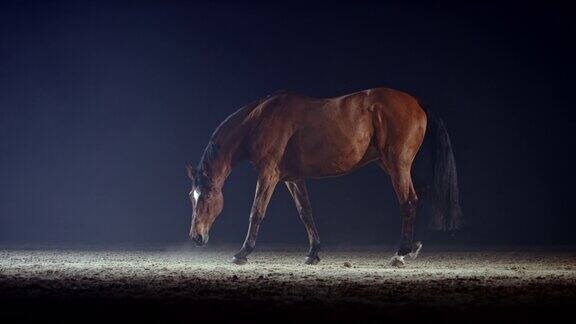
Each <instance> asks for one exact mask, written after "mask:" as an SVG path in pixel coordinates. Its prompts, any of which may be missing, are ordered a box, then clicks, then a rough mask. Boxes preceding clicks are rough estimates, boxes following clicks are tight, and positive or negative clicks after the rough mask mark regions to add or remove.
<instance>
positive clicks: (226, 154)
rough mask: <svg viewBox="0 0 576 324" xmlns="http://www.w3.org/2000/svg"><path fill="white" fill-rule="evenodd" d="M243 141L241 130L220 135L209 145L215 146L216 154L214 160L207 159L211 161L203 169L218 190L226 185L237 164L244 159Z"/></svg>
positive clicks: (213, 156)
mask: <svg viewBox="0 0 576 324" xmlns="http://www.w3.org/2000/svg"><path fill="white" fill-rule="evenodd" d="M243 140H244V132H243V130H241V129H237V130H235V131H233V132H229V133H227V134H219V136H218V137H217V138H215V139H213V140H211V142H212V143H211V144H209V145H214V148H213V149H214V152H213V155H212V158H210V159H207V160H209V161H206V162H207V163H205V164H204V165H203V167H204V168H205V170H206V173H207V174H208V175H209V176H210V178H211V180H212V182H213V183H214V185H215V186H217V187H218V188H221V187H222V186H223V185H224V181H225V180H226V178H227V177H228V175H229V174H230V172H231V171H232V168H233V167H234V166H235V165H236V163H238V162H240V161H241V160H242V159H243V158H244V156H243V154H242V152H241V147H242V142H243Z"/></svg>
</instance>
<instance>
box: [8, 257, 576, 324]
mask: <svg viewBox="0 0 576 324" xmlns="http://www.w3.org/2000/svg"><path fill="white" fill-rule="evenodd" d="M572 251H576V250H575V249H574V248H572V247H562V248H534V247H532V248H529V249H527V248H513V247H508V248H484V249H478V248H474V249H466V248H464V247H460V248H457V249H456V248H449V247H446V248H428V249H426V246H425V247H424V250H423V252H422V254H421V255H420V256H419V257H418V258H417V259H415V260H410V259H408V260H407V266H406V267H405V268H402V269H397V268H392V267H390V266H389V265H388V261H389V258H390V256H391V255H392V253H393V248H392V247H364V248H362V247H357V248H354V249H350V248H348V249H333V250H328V251H323V252H322V253H321V255H320V257H321V259H322V260H321V262H320V263H319V264H317V265H305V264H303V261H304V257H305V250H304V249H295V248H293V247H269V248H259V249H258V250H257V251H255V252H254V253H253V254H252V255H251V256H250V257H249V263H248V264H246V265H242V266H238V265H234V264H232V263H231V262H230V260H231V257H232V255H233V253H234V249H233V248H232V247H226V246H225V247H216V248H208V249H194V248H192V247H189V248H188V247H186V248H165V247H152V248H151V247H146V248H139V249H135V248H114V249H90V248H82V249H80V248H79V249H70V248H67V249H61V248H53V249H52V248H50V249H46V248H43V249H35V248H5V249H0V299H1V300H2V302H3V303H4V304H5V305H9V306H11V307H14V309H19V308H28V307H29V306H30V305H32V306H35V307H39V309H46V310H48V311H47V312H45V313H44V314H52V315H54V316H57V318H60V317H58V316H60V314H61V313H60V312H66V311H69V312H70V311H72V312H71V314H72V313H74V312H73V311H74V310H83V311H86V312H92V314H93V315H91V317H88V319H95V318H98V316H103V314H106V313H100V311H104V312H112V311H113V312H115V314H116V315H115V317H114V319H118V320H120V319H122V318H127V319H138V320H144V321H165V320H170V321H171V320H182V321H187V320H194V319H210V318H219V319H225V320H234V321H236V320H240V321H241V320H246V321H249V320H250V319H252V318H255V317H258V316H264V315H262V314H275V315H278V314H281V316H282V317H281V318H283V319H287V320H298V319H300V318H305V319H315V320H327V321H328V320H330V321H339V320H342V321H344V320H350V319H353V320H368V319H371V320H374V319H380V320H385V319H386V318H402V319H405V320H410V319H417V318H419V317H423V316H426V317H429V316H437V317H439V318H445V319H447V318H446V317H445V316H444V315H446V314H450V316H454V314H468V315H467V316H471V317H470V318H469V319H471V320H474V319H476V320H478V321H479V320H480V319H486V318H489V317H491V314H499V315H498V316H500V317H498V318H500V319H506V320H518V319H527V320H529V321H530V320H535V319H536V318H540V317H542V318H547V317H548V314H550V315H552V314H559V313H562V312H566V313H568V312H569V310H570V308H571V307H574V306H576V253H574V252H572ZM70 307H72V308H70ZM33 308H34V307H30V309H33ZM94 310H98V311H96V312H94ZM14 314H15V316H17V317H16V318H17V319H18V318H21V317H18V316H24V318H31V319H38V320H40V319H42V318H43V316H44V315H42V316H40V317H39V318H38V317H37V316H39V314H38V313H35V312H30V313H28V314H21V313H19V312H18V313H17V312H14ZM14 314H13V315H14ZM109 314H111V313H109ZM457 318H460V316H458V317H457ZM259 319H262V318H261V317H259ZM495 319H496V318H495Z"/></svg>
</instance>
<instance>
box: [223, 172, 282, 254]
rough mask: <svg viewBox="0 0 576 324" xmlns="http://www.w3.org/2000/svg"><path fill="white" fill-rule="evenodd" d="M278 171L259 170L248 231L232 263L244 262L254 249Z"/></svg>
mask: <svg viewBox="0 0 576 324" xmlns="http://www.w3.org/2000/svg"><path fill="white" fill-rule="evenodd" d="M278 178H279V177H278V172H277V171H276V170H271V169H266V170H263V171H261V172H260V174H259V176H258V182H257V184H256V195H255V196H254V202H253V203H252V210H251V212H250V223H249V225H248V233H247V234H246V240H244V244H243V245H242V248H241V249H240V250H239V251H238V252H237V253H236V254H235V255H234V258H233V259H232V262H233V263H236V264H244V263H246V262H247V261H248V260H247V258H246V257H247V256H248V254H250V253H251V252H252V251H253V250H254V246H255V245H256V238H257V237H258V230H259V229H260V223H262V220H263V219H264V216H265V215H266V208H267V207H268V202H269V201H270V197H272V193H273V192H274V188H276V184H277V183H278Z"/></svg>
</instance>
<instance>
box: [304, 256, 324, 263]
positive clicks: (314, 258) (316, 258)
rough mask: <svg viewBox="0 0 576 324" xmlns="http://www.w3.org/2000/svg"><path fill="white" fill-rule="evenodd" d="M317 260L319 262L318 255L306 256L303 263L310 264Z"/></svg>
mask: <svg viewBox="0 0 576 324" xmlns="http://www.w3.org/2000/svg"><path fill="white" fill-rule="evenodd" d="M318 262H320V258H319V257H318V256H313V257H306V260H304V263H306V264H310V265H313V264H318Z"/></svg>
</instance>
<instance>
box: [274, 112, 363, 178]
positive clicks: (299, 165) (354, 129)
mask: <svg viewBox="0 0 576 324" xmlns="http://www.w3.org/2000/svg"><path fill="white" fill-rule="evenodd" d="M372 132H373V131H372V125H371V124H370V123H360V124H359V125H350V127H342V128H338V129H326V128H304V129H302V130H301V131H299V132H298V133H296V134H294V137H293V140H292V141H291V143H290V144H289V147H288V150H287V155H288V156H286V157H285V162H286V163H285V169H286V170H288V171H289V173H290V174H291V175H292V176H294V177H309V178H321V177H329V176H337V175H340V174H344V173H347V172H349V171H351V170H353V169H354V168H356V167H357V166H358V165H359V164H361V163H362V162H363V161H364V160H365V156H366V152H367V151H368V148H369V147H370V142H371V139H372Z"/></svg>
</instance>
